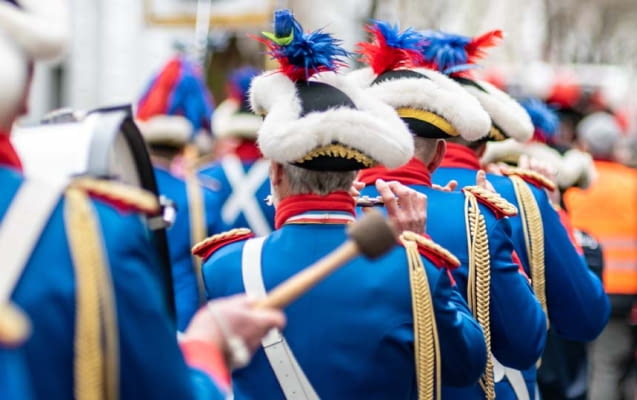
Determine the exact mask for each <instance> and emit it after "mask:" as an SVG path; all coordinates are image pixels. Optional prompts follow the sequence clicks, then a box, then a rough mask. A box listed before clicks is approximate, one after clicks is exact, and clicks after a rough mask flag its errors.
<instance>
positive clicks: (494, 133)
mask: <svg viewBox="0 0 637 400" xmlns="http://www.w3.org/2000/svg"><path fill="white" fill-rule="evenodd" d="M487 137H488V138H489V139H490V140H492V141H494V142H501V141H503V140H507V136H506V135H505V134H504V133H503V132H502V131H501V130H500V128H498V127H497V126H494V125H491V129H489V134H488V135H487Z"/></svg>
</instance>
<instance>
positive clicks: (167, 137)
mask: <svg viewBox="0 0 637 400" xmlns="http://www.w3.org/2000/svg"><path fill="white" fill-rule="evenodd" d="M137 126H139V130H140V131H141V133H142V136H143V137H144V140H145V141H146V143H148V144H156V145H162V144H163V145H170V146H183V145H185V144H186V143H188V140H189V139H190V135H191V133H192V124H191V123H190V121H188V119H186V118H185V117H182V116H180V115H157V116H154V117H152V118H149V119H148V120H146V121H139V120H138V121H137Z"/></svg>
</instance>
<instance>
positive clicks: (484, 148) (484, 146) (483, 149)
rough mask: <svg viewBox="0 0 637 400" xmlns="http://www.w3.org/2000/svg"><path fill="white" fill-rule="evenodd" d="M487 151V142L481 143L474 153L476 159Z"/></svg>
mask: <svg viewBox="0 0 637 400" xmlns="http://www.w3.org/2000/svg"><path fill="white" fill-rule="evenodd" d="M486 151H487V142H483V143H482V144H481V145H480V147H478V148H477V149H476V150H475V152H476V154H477V155H478V158H482V156H483V155H484V153H485V152H486Z"/></svg>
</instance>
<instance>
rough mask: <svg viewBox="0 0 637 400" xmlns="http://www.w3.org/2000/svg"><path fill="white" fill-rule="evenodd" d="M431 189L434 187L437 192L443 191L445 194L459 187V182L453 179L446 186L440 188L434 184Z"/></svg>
mask: <svg viewBox="0 0 637 400" xmlns="http://www.w3.org/2000/svg"><path fill="white" fill-rule="evenodd" d="M431 187H433V188H434V189H436V190H441V191H443V192H453V191H454V190H456V188H457V187H458V181H456V180H455V179H452V180H450V181H449V182H447V184H446V185H445V186H440V185H437V184H435V183H434V184H432V185H431Z"/></svg>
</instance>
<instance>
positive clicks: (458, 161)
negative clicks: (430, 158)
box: [440, 142, 480, 171]
mask: <svg viewBox="0 0 637 400" xmlns="http://www.w3.org/2000/svg"><path fill="white" fill-rule="evenodd" d="M440 167H443V168H445V167H446V168H465V169H471V170H474V171H478V170H479V169H480V159H479V158H478V156H477V155H476V153H475V151H473V150H471V149H470V148H468V147H467V146H463V145H460V144H457V143H449V142H447V151H446V152H445V158H444V159H443V160H442V163H440Z"/></svg>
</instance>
